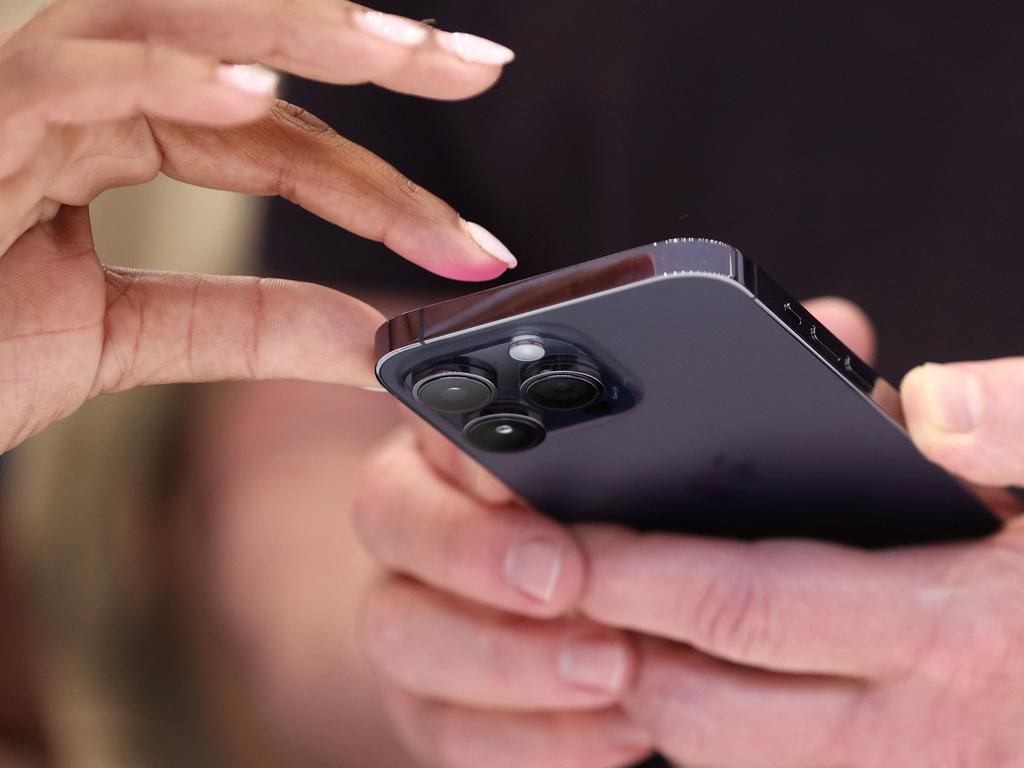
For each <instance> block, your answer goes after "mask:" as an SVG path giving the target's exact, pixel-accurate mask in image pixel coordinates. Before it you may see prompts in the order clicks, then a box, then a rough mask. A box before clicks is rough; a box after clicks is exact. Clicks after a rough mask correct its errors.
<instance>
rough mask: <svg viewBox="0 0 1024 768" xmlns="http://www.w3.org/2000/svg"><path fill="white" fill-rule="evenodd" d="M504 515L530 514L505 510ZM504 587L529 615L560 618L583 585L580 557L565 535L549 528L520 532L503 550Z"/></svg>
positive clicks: (573, 544) (569, 538)
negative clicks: (508, 589)
mask: <svg viewBox="0 0 1024 768" xmlns="http://www.w3.org/2000/svg"><path fill="white" fill-rule="evenodd" d="M507 514H524V515H525V514H531V513H529V512H525V511H521V510H508V512H507ZM502 576H503V578H504V582H505V584H506V585H507V586H508V587H509V588H510V589H511V590H512V592H513V593H514V594H515V595H516V597H517V602H519V603H520V604H521V608H522V609H523V610H524V611H525V612H526V613H528V614H530V615H535V616H542V617H553V616H560V615H562V614H564V613H566V612H567V611H569V610H570V609H572V608H573V607H575V606H576V604H577V603H578V601H579V597H580V594H581V592H582V590H583V583H584V560H583V553H582V552H581V551H580V548H579V546H578V545H577V543H576V541H575V540H574V539H573V537H572V536H570V535H569V534H568V532H567V531H565V530H564V529H562V528H561V527H559V526H557V525H556V524H553V523H552V524H551V525H550V527H549V526H548V525H545V526H542V527H539V528H538V527H536V526H531V528H530V529H528V530H524V531H521V532H520V533H519V535H518V537H516V538H515V539H513V540H512V542H511V543H510V544H509V546H508V548H507V549H506V550H505V555H504V558H503V560H502Z"/></svg>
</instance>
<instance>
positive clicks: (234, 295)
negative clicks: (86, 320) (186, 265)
mask: <svg viewBox="0 0 1024 768" xmlns="http://www.w3.org/2000/svg"><path fill="white" fill-rule="evenodd" d="M104 271H105V272H106V282H107V294H108V305H107V311H106V316H105V318H104V326H105V333H104V336H105V338H104V344H103V351H102V354H101V356H100V362H99V366H98V369H97V376H96V383H95V386H94V391H93V392H92V393H91V394H92V395H99V394H105V393H111V392H119V391H122V390H125V389H130V388H132V387H136V386H140V385H146V384H165V383H172V382H181V383H184V382H199V381H219V380H227V379H303V380H307V381H320V382H327V383H333V384H352V385H356V386H364V387H370V386H375V385H376V379H375V377H374V349H373V338H374V333H375V331H376V330H377V328H378V326H379V325H380V324H381V323H382V322H383V317H382V316H381V315H380V314H379V313H378V312H377V311H376V310H374V309H373V308H371V307H369V306H368V305H366V304H363V303H362V302H361V301H357V300H356V299H353V298H351V297H350V296H346V295H345V294H342V293H338V292H337V291H334V290H331V289H329V288H325V287H323V286H320V285H312V284H309V283H296V282H290V281H286V280H269V279H263V278H255V277H211V276H208V275H184V274H175V273H169V272H145V271H138V270H129V269H118V268H111V267H107V268H105V270H104Z"/></svg>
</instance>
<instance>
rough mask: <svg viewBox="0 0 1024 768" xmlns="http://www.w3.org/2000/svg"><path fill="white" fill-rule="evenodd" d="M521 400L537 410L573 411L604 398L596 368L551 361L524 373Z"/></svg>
mask: <svg viewBox="0 0 1024 768" xmlns="http://www.w3.org/2000/svg"><path fill="white" fill-rule="evenodd" d="M521 391H522V395H523V399H524V400H526V401H527V402H528V403H530V404H531V405H534V406H536V407H537V408H545V409H547V410H552V411H575V410H578V409H580V408H586V407H587V406H588V405H593V404H594V403H596V402H597V401H598V400H600V399H601V397H602V396H603V395H604V385H603V384H602V383H601V379H600V377H599V376H598V371H597V368H596V367H595V366H593V365H590V364H588V363H586V362H584V361H582V360H574V359H568V360H553V361H545V362H543V363H538V364H536V365H533V366H530V367H529V368H527V369H526V372H525V375H524V379H523V384H522V387H521Z"/></svg>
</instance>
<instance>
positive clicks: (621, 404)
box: [378, 240, 998, 546]
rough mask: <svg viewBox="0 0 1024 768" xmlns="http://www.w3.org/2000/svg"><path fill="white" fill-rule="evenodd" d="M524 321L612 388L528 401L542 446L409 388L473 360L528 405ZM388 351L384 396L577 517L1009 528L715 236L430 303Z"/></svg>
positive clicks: (725, 530) (725, 531)
mask: <svg viewBox="0 0 1024 768" xmlns="http://www.w3.org/2000/svg"><path fill="white" fill-rule="evenodd" d="M521 334H531V335H536V336H539V337H541V338H543V339H545V341H546V344H547V346H548V348H549V349H550V350H555V351H561V352H566V353H567V354H573V353H574V351H575V353H578V354H581V355H584V356H587V357H589V358H590V359H592V360H593V361H596V364H597V366H598V367H599V368H600V376H601V377H602V379H603V381H604V384H605V392H604V396H603V398H602V401H601V402H600V403H598V404H596V405H595V406H592V407H591V408H590V409H588V412H587V413H566V412H562V411H544V410H543V409H539V410H538V409H528V410H529V412H530V413H531V414H532V415H534V416H536V417H537V418H538V419H539V420H540V421H542V422H543V423H544V425H545V427H547V433H546V436H545V438H544V440H543V441H542V442H541V443H540V444H539V445H536V446H535V447H533V448H530V449H529V450H523V451H519V452H512V453H495V452H490V451H484V450H480V449H478V448H476V447H474V446H473V445H472V444H470V443H469V442H468V441H467V439H466V438H465V436H464V434H463V427H464V426H465V424H466V423H468V421H470V420H472V419H473V418H475V417H477V416H479V414H477V413H470V414H449V413H440V412H438V411H435V410H433V409H431V408H428V407H426V406H424V405H423V404H422V403H420V402H418V401H417V399H416V398H415V397H414V396H413V386H414V383H415V381H416V377H417V376H418V375H420V374H421V372H422V371H424V370H429V369H430V368H431V366H436V365H438V364H443V363H445V362H447V361H454V360H458V361H462V362H467V361H471V362H474V363H480V364H481V365H483V366H485V367H486V368H487V369H488V370H491V371H493V372H494V374H495V375H496V377H497V387H498V400H499V401H502V402H504V403H507V404H508V406H507V407H510V408H514V407H517V401H519V400H520V395H519V385H520V382H521V379H522V378H523V376H524V367H525V365H526V364H524V363H520V362H517V361H515V360H512V359H511V357H509V355H508V343H509V341H510V340H511V339H512V338H513V337H515V336H517V335H521ZM379 346H380V351H381V353H382V355H383V357H382V359H381V361H380V363H379V365H378V375H379V376H380V379H381V381H382V383H383V384H384V385H385V386H386V387H387V388H388V389H389V390H390V391H391V392H393V393H394V394H395V395H396V396H398V397H399V398H400V399H401V400H402V401H403V402H404V403H405V404H406V405H408V406H409V407H410V408H412V409H413V410H414V411H415V412H416V413H417V414H419V415H420V416H421V417H422V418H424V419H426V420H428V421H429V422H431V423H432V424H433V425H434V426H435V427H437V428H438V429H439V430H441V431H442V432H443V433H444V434H445V435H447V436H448V437H449V438H450V439H452V440H454V441H455V442H456V443H458V444H459V445H460V446H461V447H462V448H463V449H464V450H466V451H467V452H468V453H470V454H471V455H472V456H474V457H475V458H476V459H477V460H478V461H479V462H480V463H481V464H483V465H484V466H486V467H487V468H488V469H490V470H491V471H492V472H493V473H494V474H496V475H497V476H498V477H499V478H501V479H502V480H504V481H505V482H506V483H507V484H508V485H509V486H510V487H511V488H513V489H514V490H515V491H516V492H517V493H518V494H519V495H521V496H522V497H523V498H524V499H525V500H526V501H527V502H529V503H530V504H531V505H533V506H535V507H536V508H537V509H539V510H541V511H543V512H545V513H546V514H549V515H551V516H553V517H556V518H558V519H560V520H563V521H566V522H578V521H607V522H615V523H621V524H626V525H629V526H631V527H635V528H640V529H661V530H675V531H688V532H695V533H702V534H711V535H723V536H730V537H740V538H762V537H771V536H801V537H815V538H823V539H829V540H835V541H841V542H846V543H851V544H857V545H862V546H885V545H894V544H905V543H913V542H926V541H935V540H942V539H949V538H962V537H971V536H978V535H984V534H986V533H990V532H992V531H993V530H995V529H996V528H997V527H998V522H997V521H996V519H995V518H994V516H993V515H991V514H990V513H989V512H988V511H987V510H986V509H985V508H984V507H983V506H982V505H981V504H980V503H979V502H978V501H977V500H976V499H975V498H974V496H973V495H972V494H971V493H969V492H967V491H966V490H965V489H964V488H962V487H961V485H960V484H959V483H958V482H957V481H956V480H954V479H953V478H952V477H950V476H949V475H948V474H946V473H945V472H943V471H942V470H940V469H939V468H937V467H936V466H934V465H933V464H931V463H929V462H928V461H926V460H925V459H924V458H923V457H922V456H921V455H920V454H919V453H918V451H917V450H916V449H915V447H914V446H913V444H912V443H911V441H910V440H909V438H908V437H907V435H906V434H905V432H904V431H903V430H902V428H900V427H899V426H898V425H897V423H896V422H895V421H894V417H895V418H896V419H898V418H899V417H898V413H897V412H896V411H895V410H894V406H893V405H892V403H890V404H888V405H886V404H884V403H883V402H882V399H883V396H884V395H885V393H886V392H887V391H888V393H889V394H890V395H891V388H889V387H888V385H886V384H885V382H883V381H882V380H880V379H878V377H877V375H876V374H874V372H873V371H871V369H870V368H868V367H867V366H866V365H864V364H863V363H862V362H861V361H859V359H857V358H856V356H855V355H853V354H852V353H851V352H850V351H849V350H848V349H846V348H845V347H844V346H843V345H842V344H841V343H840V342H838V340H836V339H835V338H834V337H832V336H831V335H830V334H829V333H828V331H827V329H825V328H824V327H823V326H821V325H820V323H818V322H817V321H816V320H815V319H814V318H813V317H812V316H810V315H809V314H808V313H807V312H806V310H805V309H804V308H803V307H801V306H800V305H799V304H798V303H797V302H795V301H793V300H792V299H791V298H790V297H788V296H786V295H785V294H784V293H783V292H782V291H781V289H779V288H778V286H777V285H776V284H774V283H773V282H772V281H771V280H770V278H768V277H767V276H766V275H764V273H763V272H761V271H760V270H759V269H758V268H757V267H756V266H755V265H753V264H752V263H751V262H750V261H749V260H748V259H746V258H744V257H743V256H742V255H741V254H739V253H738V252H737V251H735V250H734V249H732V248H730V247H728V246H725V245H722V244H719V243H712V242H708V241H692V240H680V241H669V242H666V243H661V244H658V245H656V246H647V247H645V248H640V249H635V250H633V251H628V252H625V253H623V254H617V255H615V256H612V257H607V258H605V259H599V260H596V261H593V262H587V263H585V264H582V265H578V266H577V267H572V268H570V269H568V270H561V271H560V272H556V273H551V274H550V275H545V276H540V277H538V278H532V279H530V280H526V281H522V282H520V283H517V284H513V285H511V286H503V287H500V288H497V289H492V290H490V291H485V292H482V293H479V294H474V295H473V296H469V297H463V298H461V299H457V300H455V301H453V302H446V303H443V304H439V305H435V306H434V307H428V308H425V309H424V310H420V311H418V312H415V313H410V314H408V315H405V316H402V317H400V318H396V319H395V320H393V321H391V323H389V324H388V326H385V327H384V328H382V331H381V335H380V337H379ZM518 405H522V404H521V403H518ZM493 407H495V406H493V405H492V408H493ZM886 409H888V412H887V410H886ZM498 410H500V407H498Z"/></svg>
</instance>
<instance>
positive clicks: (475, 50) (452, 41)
mask: <svg viewBox="0 0 1024 768" xmlns="http://www.w3.org/2000/svg"><path fill="white" fill-rule="evenodd" d="M434 39H435V40H437V44H438V45H440V46H441V47H442V48H444V49H445V50H446V51H448V52H449V53H454V54H455V55H456V56H458V57H459V58H460V59H462V60H463V61H468V62H471V63H473V64H490V65H492V66H503V65H505V64H508V63H509V62H511V61H512V60H513V59H514V58H515V57H516V54H515V52H514V51H513V50H512V49H511V48H506V47H505V46H504V45H499V44H498V43H496V42H494V41H493V40H488V39H487V38H485V37H477V36H476V35H467V34H466V33H465V32H442V31H441V30H435V31H434Z"/></svg>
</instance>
